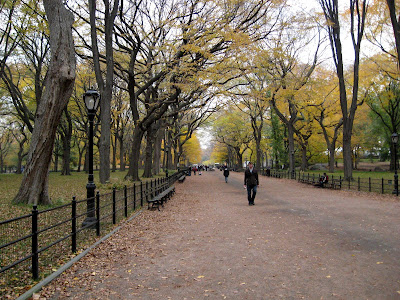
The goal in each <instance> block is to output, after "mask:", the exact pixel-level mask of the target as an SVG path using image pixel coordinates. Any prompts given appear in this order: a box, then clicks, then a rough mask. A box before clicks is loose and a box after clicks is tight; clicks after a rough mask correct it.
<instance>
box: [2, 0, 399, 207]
mask: <svg viewBox="0 0 400 300" xmlns="http://www.w3.org/2000/svg"><path fill="white" fill-rule="evenodd" d="M288 4H289V3H287V1H285V0H279V1H272V0H251V1H230V0H227V1H212V0H192V1H183V0H174V1H165V0H113V1H110V0H103V1H102V2H101V3H99V2H98V1H95V0H89V2H88V3H87V2H86V1H65V3H62V1H61V0H57V1H44V2H43V3H41V2H39V3H37V1H33V0H25V1H20V0H12V1H6V2H4V3H2V4H1V6H0V9H1V10H0V13H1V15H0V17H1V20H2V22H1V24H2V25H1V29H0V30H1V31H0V33H1V36H0V46H1V51H0V52H1V65H0V66H1V68H0V77H1V86H0V93H1V96H2V98H1V99H2V101H1V110H2V113H3V115H4V116H7V117H4V118H3V125H4V127H6V128H8V129H12V131H13V132H17V133H18V134H16V136H18V138H17V137H15V142H17V143H18V144H19V148H20V149H21V159H20V161H22V157H23V156H24V155H26V157H27V162H26V167H25V171H24V179H23V182H22V185H21V188H20V191H19V193H18V195H17V197H16V198H15V202H25V203H26V202H29V203H48V202H49V201H50V199H49V197H48V194H47V181H48V177H47V176H48V175H47V174H48V170H49V167H50V161H51V158H52V157H54V159H57V158H58V155H53V153H54V152H56V153H58V149H59V148H60V147H59V145H61V149H62V151H61V153H62V158H63V159H62V161H63V164H62V166H63V167H62V169H63V173H64V174H68V172H69V168H70V165H71V163H70V160H71V156H72V155H71V153H78V157H79V158H78V160H79V163H78V165H79V166H80V165H81V161H82V159H83V156H84V155H85V153H86V151H85V149H86V143H85V135H86V131H87V123H86V118H85V111H84V108H83V106H82V101H81V99H80V98H81V95H82V94H83V93H84V91H85V90H86V89H88V88H89V87H92V86H97V88H98V89H99V91H100V93H101V95H102V98H101V103H100V112H99V118H98V120H99V122H98V123H97V124H96V132H97V133H98V136H97V146H98V150H99V156H98V157H99V166H100V181H101V182H102V183H105V182H107V181H108V180H109V178H110V166H113V168H116V161H117V157H118V158H119V161H120V167H121V169H122V170H123V169H124V167H125V165H126V164H128V165H129V169H128V171H127V175H126V177H127V178H129V179H132V180H139V173H138V170H139V165H140V163H141V160H144V175H143V176H145V177H151V176H152V175H153V174H154V173H158V172H159V166H160V164H161V162H160V157H161V156H162V155H161V153H162V152H163V153H164V160H165V162H166V161H168V162H171V164H173V166H177V165H178V163H179V161H180V159H181V158H182V155H184V145H185V143H187V142H188V141H189V140H190V138H191V137H192V136H193V132H194V131H195V130H196V129H197V128H198V127H199V126H201V125H202V124H204V122H206V121H207V120H208V121H210V120H211V119H210V116H211V115H212V114H213V113H215V112H216V111H225V112H227V115H228V116H227V117H228V118H231V119H229V122H225V121H224V118H219V119H217V120H215V118H213V119H212V120H214V123H215V135H216V137H217V139H218V140H219V141H220V142H221V143H224V144H225V145H227V146H228V151H229V152H230V155H235V156H236V157H238V158H239V159H240V160H241V156H242V155H243V151H244V149H245V148H246V147H247V146H246V145H249V143H251V142H253V143H254V145H255V152H256V157H257V163H258V164H259V163H260V161H261V160H262V158H261V157H262V155H263V153H264V152H265V151H263V150H262V149H265V147H266V145H267V142H268V141H271V140H272V145H274V146H273V147H272V150H271V151H272V152H273V155H275V157H278V156H283V155H284V154H283V150H282V149H283V148H285V147H287V150H288V151H287V153H290V154H292V153H294V152H295V150H296V147H297V148H298V149H301V151H302V154H303V157H307V155H308V153H309V150H308V149H309V145H310V142H309V141H310V140H311V139H312V137H313V133H315V128H316V126H315V124H317V123H318V124H319V125H320V127H321V132H323V133H324V137H325V140H326V147H325V149H326V148H327V149H328V150H329V152H330V157H331V159H334V154H335V153H334V152H335V150H336V149H337V144H336V141H337V140H338V138H339V137H340V136H342V144H341V147H342V148H343V159H344V163H345V176H346V177H351V171H352V158H351V153H352V147H353V144H352V139H351V138H352V136H353V130H354V120H355V113H356V110H357V108H358V107H359V105H360V104H361V103H364V102H366V100H367V99H372V98H374V97H375V98H374V99H377V97H378V98H379V95H381V93H382V92H383V91H384V90H385V88H389V85H388V84H387V83H388V82H389V81H390V80H392V81H393V84H395V83H396V80H397V79H398V78H397V74H398V69H396V68H393V67H392V65H393V59H397V58H398V56H397V55H396V51H395V50H394V49H396V48H395V47H394V46H393V42H392V41H393V39H390V40H389V44H386V43H385V42H384V41H383V40H382V39H383V38H386V37H387V34H386V33H385V28H386V27H387V25H388V24H390V22H389V20H391V22H392V23H393V25H392V27H393V28H394V31H395V34H398V28H399V24H398V23H397V21H396V20H397V19H396V7H395V5H394V2H393V1H391V0H388V3H387V5H386V4H385V5H383V3H381V1H372V0H371V4H370V6H369V8H368V1H367V0H350V6H349V9H348V11H347V12H346V13H345V14H344V15H345V18H346V17H347V18H348V22H347V23H346V24H349V27H350V29H349V32H350V36H351V39H352V45H353V49H354V61H353V63H352V64H351V67H346V66H345V62H344V59H343V56H344V53H343V50H342V44H341V34H340V31H341V29H342V28H345V27H344V26H343V25H342V23H339V19H340V18H341V17H342V16H343V14H341V13H340V12H339V5H338V1H337V0H319V4H320V6H321V9H322V11H321V12H322V13H318V12H312V13H309V12H308V11H294V10H293V9H292V8H291V6H290V5H288ZM387 7H389V8H390V12H392V11H393V13H394V16H395V18H394V19H393V18H392V14H388V13H387ZM370 11H371V13H370ZM367 13H368V15H371V16H372V17H371V18H370V19H368V18H367ZM52 17H54V18H55V19H54V20H52ZM368 20H369V23H368V24H367V22H368ZM377 20H379V22H377ZM393 20H394V21H393ZM321 24H322V25H321ZM366 24H367V25H368V26H366ZM385 26H386V27H385ZM365 28H368V29H369V31H368V33H369V39H370V40H371V41H372V42H373V43H375V44H378V45H379V46H380V48H381V49H383V50H384V54H381V55H380V56H376V57H375V58H376V60H381V61H379V62H375V61H374V62H373V63H370V64H369V67H368V68H372V64H374V66H376V67H375V68H376V69H377V70H379V72H377V73H374V74H378V76H379V77H377V78H374V80H371V78H370V81H369V82H370V83H369V84H368V82H367V80H365V82H361V84H360V59H361V49H362V47H361V41H362V40H363V38H364V37H365V35H366V34H365ZM396 40H397V38H396ZM326 45H330V48H331V50H332V56H333V58H334V60H333V61H334V66H333V67H334V70H335V72H334V74H333V75H332V72H331V69H329V68H322V67H321V65H320V64H321V61H322V59H323V56H322V54H323V48H324V47H326ZM387 46H388V48H386V47H387ZM381 62H385V63H387V65H384V63H381ZM365 65H366V66H367V65H368V64H367V62H365ZM368 68H367V70H366V71H365V72H366V73H367V72H369V71H370V70H369V69H368ZM349 74H352V76H350V75H349ZM365 78H368V76H365ZM377 79H379V83H377V84H375V85H372V84H371V82H372V81H374V82H378V80H377ZM336 82H338V84H335V83H336ZM373 87H374V88H375V94H373V93H372V90H373ZM360 88H361V90H360ZM349 94H350V95H351V96H350V97H349V96H347V95H349ZM374 95H375V96H374ZM370 102H371V103H372V102H373V101H372V100H371V101H370ZM375 102H376V101H375ZM376 103H377V102H376ZM378 106H379V105H378ZM228 107H229V109H228ZM337 107H340V110H338V109H337ZM371 107H375V106H374V105H373V104H371ZM378 108H381V109H382V108H383V106H382V105H381V106H380V107H378ZM236 111H237V112H238V113H240V114H246V115H247V116H248V120H249V122H248V123H246V122H245V123H246V124H247V125H248V126H250V127H249V128H251V130H242V129H243V127H246V126H247V125H246V124H240V122H243V121H244V120H245V119H244V118H241V119H240V118H239V120H236V119H237V118H236V117H235V116H234V115H232V116H231V117H229V115H230V114H232V113H234V112H235V113H236ZM338 111H339V114H338ZM376 111H378V110H376ZM235 113H234V114H235ZM219 115H220V114H219ZM219 115H218V116H219ZM265 120H268V121H270V123H269V124H270V126H266V125H265V123H264V121H265ZM237 122H239V123H237ZM242 125H243V126H242ZM245 125H246V126H245ZM392 125H393V124H392ZM392 125H391V126H392ZM396 126H397V125H396ZM282 128H283V132H284V133H283V134H282V130H281V129H282ZM391 129H392V130H394V131H396V130H397V128H395V127H393V126H392V128H391ZM266 130H267V132H268V131H269V132H270V133H269V134H267V135H266V134H265V132H266ZM249 133H250V134H249ZM232 136H234V139H233V140H232V139H230V137H232ZM283 136H285V137H286V141H287V143H286V144H285V145H282V141H283V138H282V137H283ZM266 137H268V138H269V139H266ZM271 137H274V139H271ZM57 140H58V141H59V143H56V147H54V144H55V141H57ZM28 141H29V151H28V152H27V154H26V151H25V149H26V148H25V147H26V146H25V145H26V144H27V143H28ZM15 142H14V143H15ZM71 149H72V150H71ZM118 149H119V153H117V150H118ZM24 151H25V152H24ZM0 152H1V151H0ZM0 156H1V155H0ZM288 159H289V166H290V168H291V170H293V169H294V156H293V155H289V156H288ZM332 161H333V160H331V162H332ZM0 162H1V158H0ZM125 162H126V164H125ZM164 165H165V164H164ZM18 169H20V168H18Z"/></svg>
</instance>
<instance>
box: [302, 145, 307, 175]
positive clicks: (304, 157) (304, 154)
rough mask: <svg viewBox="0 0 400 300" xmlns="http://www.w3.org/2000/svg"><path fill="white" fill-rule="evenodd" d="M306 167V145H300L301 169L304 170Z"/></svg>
mask: <svg viewBox="0 0 400 300" xmlns="http://www.w3.org/2000/svg"><path fill="white" fill-rule="evenodd" d="M307 167H308V160H307V146H306V145H302V146H301V170H302V171H303V172H304V171H305V170H306V169H307Z"/></svg>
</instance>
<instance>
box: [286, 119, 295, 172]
mask: <svg viewBox="0 0 400 300" xmlns="http://www.w3.org/2000/svg"><path fill="white" fill-rule="evenodd" d="M287 130H288V146H289V172H290V174H293V173H294V171H295V161H294V128H293V124H292V123H288V124H287Z"/></svg>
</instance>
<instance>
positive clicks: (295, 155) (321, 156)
mask: <svg viewBox="0 0 400 300" xmlns="http://www.w3.org/2000/svg"><path fill="white" fill-rule="evenodd" d="M319 4H320V6H321V12H322V13H321V14H320V15H318V14H315V15H314V17H315V22H314V23H313V24H315V25H314V26H313V25H310V24H311V23H310V22H308V23H305V22H304V19H303V17H302V15H301V14H300V15H297V17H296V18H290V20H289V19H284V20H285V21H286V23H290V24H292V25H293V26H282V27H280V30H279V31H278V32H277V33H276V36H277V39H268V40H266V41H265V40H264V41H263V43H262V45H258V47H257V48H256V49H255V52H254V55H252V57H254V59H253V60H251V61H250V62H248V63H249V64H251V66H252V68H247V69H246V71H245V72H244V74H243V76H242V78H241V79H240V83H241V85H240V87H239V88H235V89H232V90H230V94H229V95H228V99H229V100H228V101H229V103H231V107H235V108H236V109H233V110H232V109H230V110H225V111H222V112H220V115H219V119H218V120H217V121H216V122H215V123H214V124H213V126H212V127H213V131H214V135H215V138H216V142H217V147H216V148H215V150H216V151H215V153H214V154H215V159H216V160H217V161H223V160H227V161H231V162H232V161H233V162H235V163H236V164H237V165H238V166H242V165H243V163H242V159H243V155H244V153H246V156H252V157H253V158H252V159H255V160H256V163H257V165H258V166H261V165H262V164H261V161H265V160H266V157H268V156H269V158H270V160H272V161H274V162H276V165H282V164H285V165H288V166H289V168H290V170H294V167H295V160H296V161H298V162H299V161H301V168H302V169H303V170H304V169H306V168H307V166H308V164H309V161H310V160H312V161H313V162H325V161H326V157H328V162H329V169H330V171H331V172H333V171H334V166H335V159H337V158H338V155H339V153H340V156H341V158H343V162H344V172H345V177H346V178H351V177H352V170H353V167H354V166H353V162H356V161H355V160H354V158H355V157H357V154H358V151H359V150H360V149H361V148H362V149H364V151H365V152H369V153H371V154H374V153H376V152H381V153H382V152H385V149H387V148H392V147H393V145H392V143H391V141H390V136H391V134H392V133H393V132H398V130H399V121H400V115H399V112H400V111H399V104H400V98H399V93H398V91H399V82H398V79H399V76H398V75H399V70H398V68H397V67H396V65H397V62H398V57H397V55H396V49H397V48H396V46H395V43H394V42H395V39H394V38H393V37H394V36H396V34H398V33H399V27H398V26H399V25H398V23H395V24H394V25H393V28H394V32H395V33H396V34H395V35H390V34H389V33H390V32H393V30H391V28H390V27H391V20H393V18H390V15H391V13H392V12H393V13H395V12H396V8H395V6H394V3H393V2H390V3H389V1H388V3H387V4H388V5H386V3H382V2H378V1H371V3H369V4H368V1H350V6H349V8H348V10H346V11H344V12H343V13H342V14H341V13H340V11H339V5H338V1H319ZM388 7H389V8H390V10H388V9H387V8H388ZM341 16H342V20H341V22H343V23H344V25H343V23H341V22H339V19H340V17H341ZM343 16H344V17H343ZM367 16H369V18H367ZM318 17H322V18H324V19H325V23H324V24H325V25H323V26H322V27H319V26H318V25H317V24H322V23H323V22H322V20H320V19H318ZM394 20H395V21H396V18H394ZM285 21H284V22H285ZM305 24H307V25H305ZM346 24H347V25H349V27H346V26H345V25H346ZM302 26H303V27H302ZM307 26H308V27H307ZM396 26H397V27H396ZM293 27H295V28H296V29H298V30H300V31H293ZM346 28H349V29H346ZM396 28H397V29H396ZM342 29H346V30H348V32H349V35H350V37H351V44H352V49H353V50H354V51H353V55H351V53H348V52H344V50H343V46H342V43H343V42H342V40H341V38H343V35H341V33H340V32H341V30H342ZM299 32H303V35H302V36H301V39H299ZM324 32H326V33H327V35H326V37H327V38H328V41H329V45H330V48H331V52H332V57H333V62H334V64H333V68H332V67H331V66H330V65H327V64H322V63H321V62H322V59H321V54H322V53H321V49H322V48H323V47H324V45H325V44H324V43H325V41H324V40H323V38H321V37H322V36H324ZM363 39H364V40H365V39H366V40H367V41H364V43H367V42H369V43H368V46H370V47H372V46H377V48H378V49H379V50H380V51H376V50H375V51H371V48H367V46H365V47H364V48H362V47H361V42H362V41H363ZM312 40H314V43H312V45H314V46H313V48H310V47H309V45H310V42H312ZM363 49H364V58H362V59H361V55H362V50H363ZM367 49H368V50H367ZM368 51H371V52H369V53H368V54H367V55H365V54H366V53H367V52H368ZM305 52H308V53H309V57H308V58H309V59H308V60H306V59H305V56H304V53H305ZM371 53H372V54H371ZM349 56H350V57H353V61H352V62H349V59H347V60H345V59H344V58H345V57H346V58H348V57H349ZM306 58H307V56H306ZM348 95H350V96H348ZM356 111H357V118H356ZM390 153H391V154H392V156H391V157H392V161H391V162H392V164H391V166H392V169H393V168H394V155H393V153H394V149H391V151H390Z"/></svg>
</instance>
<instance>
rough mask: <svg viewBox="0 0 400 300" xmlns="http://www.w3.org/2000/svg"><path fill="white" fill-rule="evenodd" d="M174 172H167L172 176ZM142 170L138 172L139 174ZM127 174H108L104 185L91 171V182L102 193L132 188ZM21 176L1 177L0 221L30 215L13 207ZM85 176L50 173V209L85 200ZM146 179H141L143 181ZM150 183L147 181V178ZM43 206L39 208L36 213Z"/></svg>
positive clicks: (23, 207)
mask: <svg viewBox="0 0 400 300" xmlns="http://www.w3.org/2000/svg"><path fill="white" fill-rule="evenodd" d="M173 172H174V171H172V170H171V171H170V174H172V173H173ZM142 173H143V170H140V171H139V175H141V174H142ZM126 174H127V171H124V172H120V171H116V172H112V173H111V175H110V182H109V183H107V184H100V181H99V172H98V171H95V172H94V182H95V184H96V188H97V190H99V191H100V193H101V194H105V193H110V192H111V191H112V189H113V187H116V188H117V189H122V188H123V187H124V185H127V186H128V187H129V186H132V185H133V183H134V182H132V181H128V180H124V177H125V175H126ZM22 176H23V175H18V174H0V191H1V193H0V215H1V218H0V220H7V219H12V218H14V217H18V216H20V215H24V214H27V213H30V212H31V210H32V206H31V205H15V204H12V200H13V199H14V197H15V195H16V194H17V192H18V189H19V186H20V184H21V180H22ZM164 176H165V174H164V173H160V174H159V175H157V176H155V177H154V178H158V177H164ZM87 180H88V174H87V173H85V172H72V175H69V176H62V175H61V174H60V173H56V172H51V173H50V178H49V194H50V198H51V200H52V206H58V205H62V204H65V203H68V202H70V201H71V200H72V197H73V196H75V197H76V199H77V200H80V199H85V198H86V183H87ZM146 180H147V179H143V181H146ZM149 180H150V179H149ZM43 208H44V207H40V206H39V207H38V209H39V210H41V209H43Z"/></svg>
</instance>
